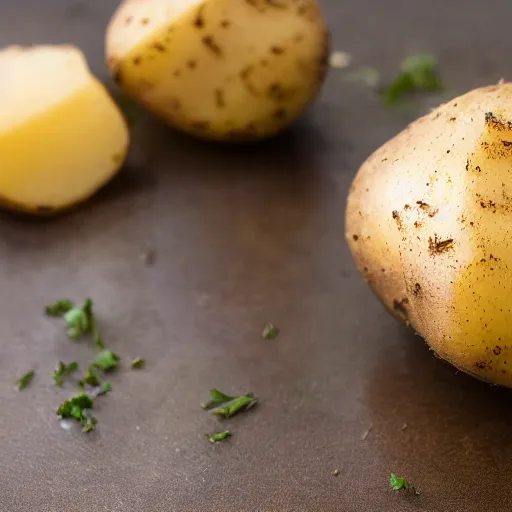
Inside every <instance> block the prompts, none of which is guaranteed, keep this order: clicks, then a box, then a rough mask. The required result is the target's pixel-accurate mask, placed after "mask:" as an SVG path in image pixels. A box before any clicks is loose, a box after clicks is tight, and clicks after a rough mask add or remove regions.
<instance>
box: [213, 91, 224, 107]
mask: <svg viewBox="0 0 512 512" xmlns="http://www.w3.org/2000/svg"><path fill="white" fill-rule="evenodd" d="M215 105H217V107H218V108H223V107H225V106H226V101H225V98H224V91H223V90H222V89H215Z"/></svg>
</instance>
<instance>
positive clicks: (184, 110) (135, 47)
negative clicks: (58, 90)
mask: <svg viewBox="0 0 512 512" xmlns="http://www.w3.org/2000/svg"><path fill="white" fill-rule="evenodd" d="M106 48H107V50H106V53H107V63H108V66H109V68H110V70H111V72H112V73H113V76H114V78H115V80H116V82H117V83H118V85H119V86H120V87H121V88H122V89H124V91H125V92H126V93H127V94H128V95H130V96H132V97H133V98H134V99H136V100H138V101H139V102H140V103H141V104H143V105H144V106H146V107H147V109H148V110H150V111H152V112H154V113H155V114H157V115H158V116H160V117H161V118H163V119H164V120H165V121H167V122H168V123H169V124H171V125H173V126H175V127H177V128H179V129H181V130H183V131H185V132H188V133H190V134H194V135H197V136H200V137H205V138H210V139H217V140H252V139H261V138H264V137H268V136H270V135H273V134H275V133H277V132H279V131H280V130H281V129H282V128H283V127H285V126H287V125H288V124H289V123H291V122H292V121H293V120H294V119H295V118H296V117H297V116H298V115H299V114H300V113H301V112H302V111H303V110H304V108H305V107H306V106H307V105H308V104H309V103H310V102H311V101H312V100H313V98H314V97H315V95H316V94H317V92H318V91H319V88H320V86H321V85H322V83H323V80H324V77H325V74H326V57H327V52H328V33H327V29H326V27H325V24H324V20H323V18H322V15H321V13H320V10H319V6H318V4H317V2H316V0H200V1H198V0H179V1H178V0H125V2H124V3H122V4H121V6H120V7H119V8H118V10H117V12H116V13H115V14H114V16H113V18H112V20H111V22H110V24H109V27H108V30H107V36H106Z"/></svg>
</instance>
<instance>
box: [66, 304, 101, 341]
mask: <svg viewBox="0 0 512 512" xmlns="http://www.w3.org/2000/svg"><path fill="white" fill-rule="evenodd" d="M92 308H93V302H92V300H91V299H86V301H85V303H84V305H83V306H82V307H80V308H76V307H75V308H73V309H70V310H69V311H68V312H67V313H66V314H65V315H64V320H65V321H66V323H67V325H68V336H69V337H70V338H73V339H77V338H80V336H82V335H84V334H91V335H92V337H93V339H94V343H96V345H97V346H98V347H99V348H101V349H103V348H105V346H104V345H103V341H102V339H101V336H100V333H99V331H98V327H97V325H96V318H95V317H94V313H93V310H92Z"/></svg>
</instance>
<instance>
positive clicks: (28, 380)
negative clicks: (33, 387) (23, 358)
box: [18, 370, 36, 391]
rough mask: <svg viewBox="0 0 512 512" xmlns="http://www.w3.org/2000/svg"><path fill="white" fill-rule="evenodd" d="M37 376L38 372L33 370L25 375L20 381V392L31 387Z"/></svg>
mask: <svg viewBox="0 0 512 512" xmlns="http://www.w3.org/2000/svg"><path fill="white" fill-rule="evenodd" d="M35 374H36V372H35V371H34V370H31V371H29V372H27V373H25V375H23V376H22V377H21V378H20V379H19V380H18V390H19V391H23V390H24V389H25V388H27V387H28V386H30V384H31V383H32V379H33V378H34V375H35Z"/></svg>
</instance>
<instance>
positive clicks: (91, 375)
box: [80, 366, 101, 388]
mask: <svg viewBox="0 0 512 512" xmlns="http://www.w3.org/2000/svg"><path fill="white" fill-rule="evenodd" d="M100 383H101V382H100V378H99V377H98V376H97V375H96V372H95V371H94V368H93V367H92V366H89V368H87V371H86V372H85V375H84V376H83V378H82V380H81V381H80V387H81V388H85V386H86V385H88V386H99V385H100Z"/></svg>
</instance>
